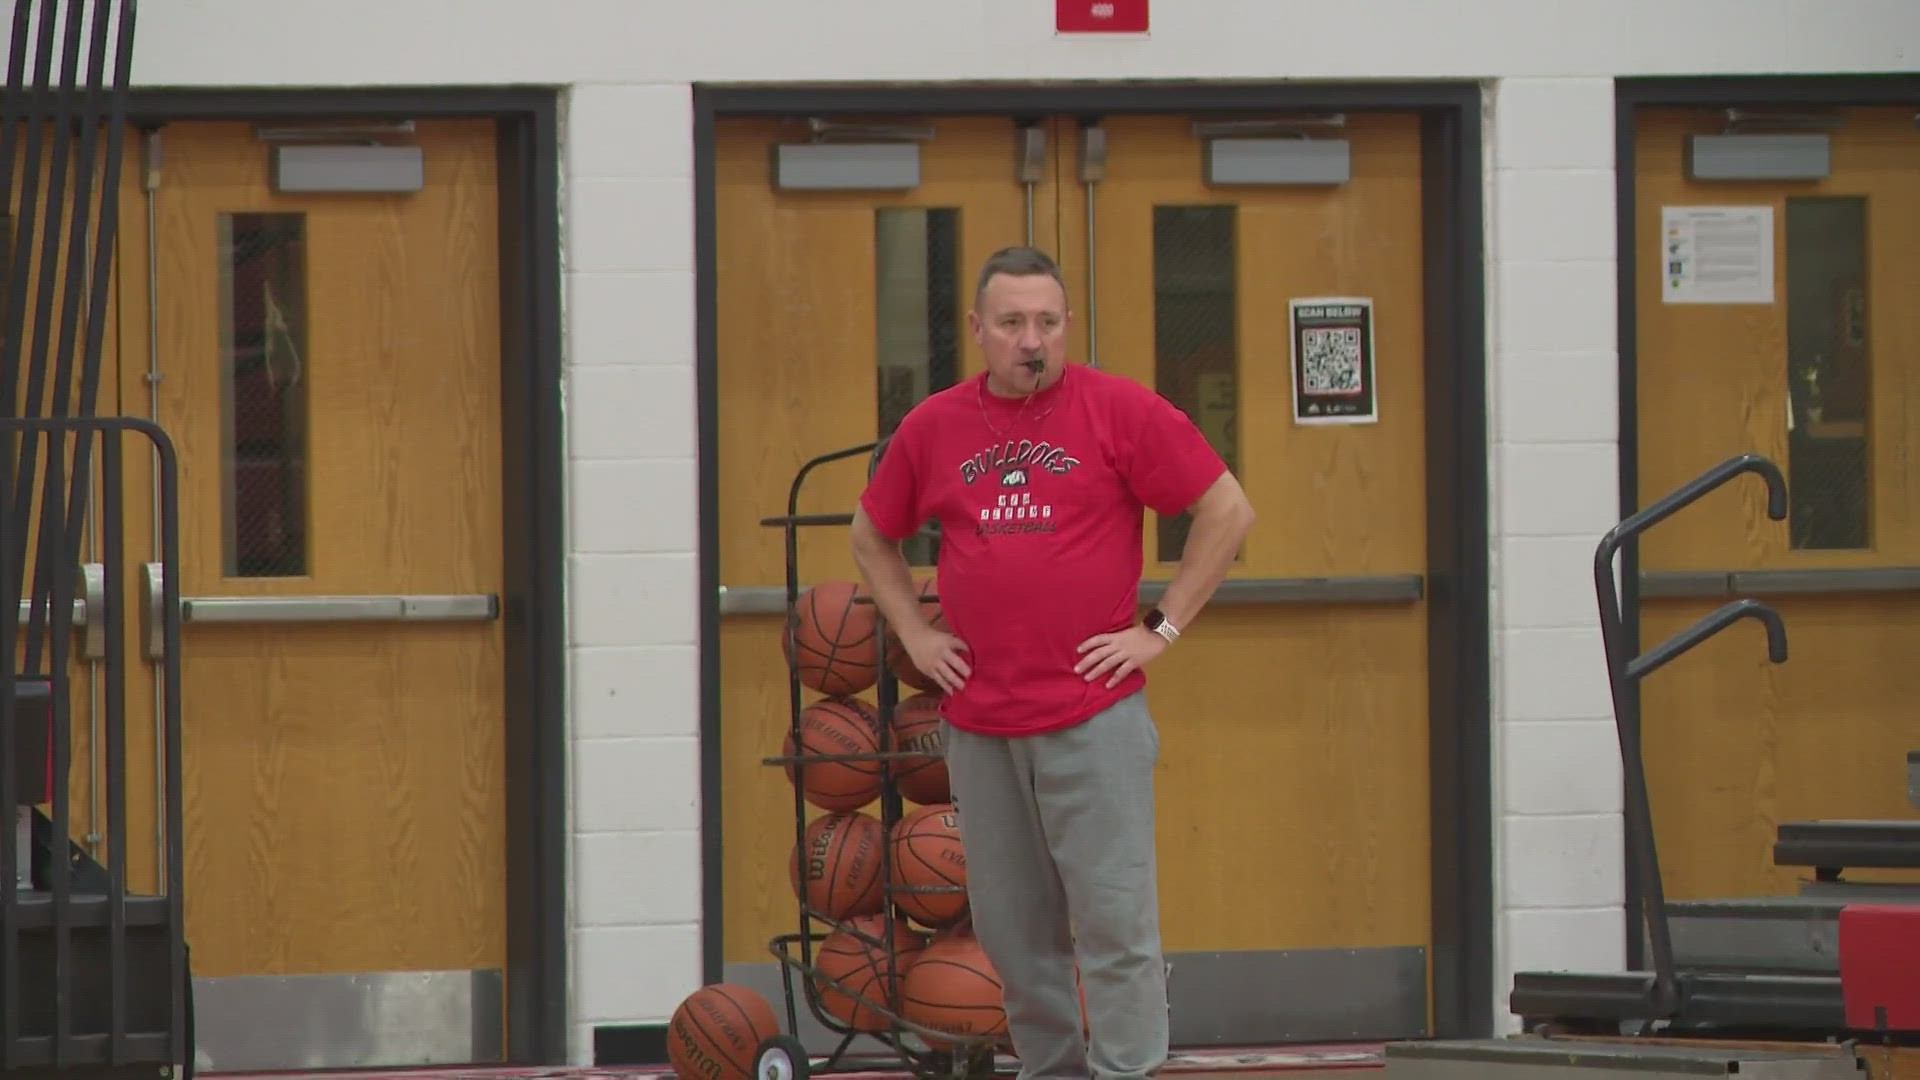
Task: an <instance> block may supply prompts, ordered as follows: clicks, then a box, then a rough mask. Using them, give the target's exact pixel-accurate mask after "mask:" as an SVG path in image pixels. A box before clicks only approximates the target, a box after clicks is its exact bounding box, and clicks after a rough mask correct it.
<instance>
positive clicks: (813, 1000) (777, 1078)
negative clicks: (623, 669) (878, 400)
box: [755, 440, 1015, 1080]
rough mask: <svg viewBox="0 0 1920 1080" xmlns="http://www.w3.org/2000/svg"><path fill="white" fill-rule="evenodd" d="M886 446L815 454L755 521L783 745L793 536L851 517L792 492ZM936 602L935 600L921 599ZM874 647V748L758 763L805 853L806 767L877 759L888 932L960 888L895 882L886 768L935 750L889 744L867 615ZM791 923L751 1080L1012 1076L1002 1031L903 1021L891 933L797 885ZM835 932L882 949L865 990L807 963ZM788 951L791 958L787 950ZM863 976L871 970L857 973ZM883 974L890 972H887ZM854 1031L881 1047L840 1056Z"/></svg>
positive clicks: (895, 806) (798, 703)
mask: <svg viewBox="0 0 1920 1080" xmlns="http://www.w3.org/2000/svg"><path fill="white" fill-rule="evenodd" d="M885 452H886V441H885V440H880V441H877V442H871V443H864V444H862V445H859V446H854V447H849V448H847V449H844V450H837V451H834V452H832V453H829V454H823V455H821V456H819V457H816V458H814V459H812V460H810V461H808V462H806V463H805V464H804V465H802V466H801V467H800V470H799V471H798V472H797V473H796V474H795V476H794V478H793V483H792V485H791V486H790V487H789V489H788V493H787V512H786V513H785V514H784V515H782V516H779V517H771V518H765V519H763V520H762V521H761V522H760V524H761V525H763V526H767V527H771V528H777V529H781V530H782V531H783V532H784V534H785V541H786V620H785V622H784V624H783V626H782V628H781V632H782V634H785V635H787V636H788V641H787V642H786V644H787V645H788V646H789V648H788V651H787V656H788V663H787V694H788V706H789V713H790V715H789V730H790V731H791V733H792V739H793V742H792V747H793V748H794V749H795V750H797V751H804V750H805V746H804V744H803V743H802V742H801V737H800V736H801V719H802V714H803V712H804V706H803V703H802V695H801V688H802V683H801V680H800V670H799V664H798V660H799V650H798V648H797V647H794V643H793V641H792V640H791V635H792V634H793V629H794V626H795V625H796V622H797V620H798V606H799V601H800V595H801V592H802V589H801V587H800V571H799V532H800V530H801V529H804V528H817V527H830V526H840V527H844V526H847V525H850V524H851V523H852V521H853V515H852V514H851V513H840V514H802V513H800V512H799V505H800V492H801V489H802V488H803V487H804V485H805V483H806V479H807V477H808V475H809V474H811V473H812V472H813V471H814V470H816V469H818V468H820V467H821V466H824V465H828V464H832V463H834V462H838V461H843V460H846V459H849V458H854V457H858V456H859V455H862V454H868V455H870V456H869V457H868V459H867V475H868V477H871V476H872V475H873V470H874V468H875V467H876V466H878V464H879V461H880V457H881V455H883V454H884V453H885ZM923 599H926V600H935V599H937V597H932V596H927V597H923ZM855 602H856V603H865V604H872V603H873V601H872V599H871V598H869V597H864V596H863V597H860V598H859V599H858V600H856V601H855ZM875 615H876V618H875V630H874V640H875V647H876V649H877V651H878V659H879V674H878V685H877V694H876V696H877V698H878V702H877V706H878V709H877V711H878V714H879V729H880V749H879V751H878V752H875V753H837V754H814V753H805V752H798V753H794V754H783V755H780V756H777V757H768V758H765V759H763V763H764V764H766V765H771V766H774V767H776V768H784V767H786V766H792V768H793V776H792V784H791V786H792V788H793V816H794V845H795V848H794V850H795V851H796V852H799V851H804V849H805V846H806V833H807V807H808V803H807V800H806V797H805V794H804V792H805V775H806V768H807V766H808V765H809V764H827V763H836V762H858V761H875V762H879V763H880V798H879V801H880V825H881V830H882V831H881V835H882V843H881V845H880V851H881V858H880V880H881V889H882V896H883V903H882V907H881V910H880V923H881V925H882V926H884V927H887V928H892V927H894V926H895V925H897V924H898V923H899V922H902V921H904V916H903V915H902V914H901V912H900V909H899V907H898V905H897V903H896V901H895V897H896V896H897V895H899V894H902V893H957V892H964V891H965V886H960V885H939V886H934V885H927V886H909V885H902V884H898V883H897V882H896V881H895V880H894V867H893V844H892V837H893V831H894V827H895V826H896V825H897V824H898V823H899V822H900V819H901V818H902V817H903V816H904V815H903V809H902V806H903V801H904V800H903V797H902V796H901V794H900V791H899V787H898V785H897V783H896V778H895V769H896V768H897V767H898V766H899V765H900V764H903V763H907V762H914V761H921V762H924V761H929V760H934V759H936V758H937V757H938V755H937V754H936V753H934V752H932V751H927V750H912V749H897V748H895V746H894V710H895V707H896V706H897V705H898V704H899V682H898V680H897V679H896V677H895V676H894V674H893V672H892V671H891V670H890V669H889V667H888V665H887V663H886V619H885V617H884V616H882V615H880V614H879V612H877V611H876V612H875ZM798 892H799V896H798V897H797V902H798V909H799V923H800V925H799V929H798V931H797V932H795V933H790V934H781V935H778V936H776V937H774V938H773V939H772V940H771V941H770V942H769V943H768V948H769V949H770V950H771V951H772V953H773V955H774V956H775V957H777V958H778V959H779V961H780V965H781V985H782V990H783V992H784V997H785V1006H786V1026H787V1030H786V1032H785V1033H783V1034H780V1035H776V1036H773V1037H772V1038H769V1039H767V1040H765V1041H764V1042H763V1043H762V1044H761V1045H760V1047H759V1054H758V1056H757V1059H756V1070H755V1072H756V1076H757V1078H758V1080H807V1078H808V1077H809V1076H810V1075H814V1074H822V1075H824V1074H830V1073H837V1072H838V1073H844V1072H855V1071H862V1070H871V1069H874V1068H876V1067H880V1066H884V1065H886V1064H888V1063H897V1064H898V1065H903V1066H904V1067H905V1068H906V1069H907V1070H908V1071H910V1072H911V1073H913V1074H914V1075H915V1076H917V1077H920V1078H922V1080H941V1078H945V1080H984V1078H986V1077H991V1076H995V1075H1012V1073H1013V1072H1014V1071H1015V1070H1005V1069H1000V1068H998V1066H997V1062H998V1057H997V1051H998V1050H999V1049H1001V1047H1003V1046H1004V1045H1005V1040H1004V1036H977V1035H956V1034H952V1033H949V1032H946V1031H941V1030H937V1029H934V1028H930V1027H926V1026H924V1025H922V1024H919V1023H916V1022H914V1021H912V1020H909V1019H908V1018H907V1017H906V1016H905V1015H904V1014H903V1010H902V1006H901V1001H900V993H899V990H900V985H901V982H902V981H903V978H904V972H903V971H902V969H901V966H900V953H899V950H898V947H897V943H896V940H895V938H894V935H893V934H892V933H891V932H887V933H886V934H885V935H884V940H882V939H881V938H880V937H875V936H874V935H872V934H869V933H867V932H866V931H864V930H862V929H861V928H859V927H857V926H855V925H854V924H853V921H852V920H849V919H840V918H835V917H833V916H832V915H830V914H828V913H825V912H821V911H818V910H816V909H815V908H814V907H813V906H812V905H810V904H809V903H808V902H807V897H806V889H805V888H804V887H802V888H801V889H800V890H798ZM836 933H844V934H846V935H848V936H850V937H852V938H854V939H855V940H858V941H860V942H861V943H862V944H863V945H864V946H866V947H867V948H870V949H875V950H883V951H884V956H885V960H884V963H885V967H884V968H883V969H881V970H880V971H879V972H878V974H879V976H880V978H877V979H875V980H874V981H873V983H872V984H871V986H870V988H869V989H868V990H867V991H860V990H856V989H854V988H853V987H851V986H849V985H847V983H846V982H844V981H842V980H839V979H835V978H833V977H831V976H829V975H827V974H826V973H824V972H822V971H821V970H820V968H819V967H818V966H817V965H816V962H815V955H814V954H815V950H816V948H817V947H818V946H819V945H820V943H821V942H823V941H825V940H826V939H827V938H828V937H829V936H831V935H833V934H836ZM796 954H797V955H796ZM859 970H860V971H861V972H862V973H863V974H864V973H865V972H867V971H870V970H871V968H867V967H864V966H863V967H862V968H861V969H859ZM796 976H797V977H798V981H799V982H800V993H801V995H803V996H804V997H805V999H806V1003H807V1008H808V1011H809V1012H810V1013H811V1015H812V1016H813V1018H814V1019H815V1020H817V1021H818V1022H819V1023H820V1024H821V1025H822V1026H823V1027H825V1028H826V1029H827V1030H829V1031H832V1032H834V1033H835V1034H837V1035H839V1036H841V1039H840V1042H839V1044H838V1045H837V1046H836V1047H835V1048H834V1050H833V1052H832V1053H831V1054H829V1055H827V1056H826V1057H825V1059H824V1060H821V1061H818V1062H815V1061H812V1060H811V1059H810V1056H809V1054H808V1053H807V1050H806V1048H805V1046H804V1045H803V1044H802V1043H801V1041H800V1039H799V1037H798V1032H799V1022H800V1014H799V1008H798V1005H797V1004H796V995H795V988H794V983H795V981H796ZM890 976H891V977H890ZM823 989H830V990H831V991H832V992H833V993H835V994H837V995H841V996H844V997H846V998H848V999H851V1001H852V1002H853V1005H852V1009H853V1010H854V1015H855V1016H856V1017H858V1016H860V1015H862V1014H863V1013H866V1014H871V1015H877V1016H879V1017H881V1018H882V1019H883V1021H884V1026H882V1027H880V1028H878V1029H870V1028H867V1027H854V1026H852V1025H851V1024H849V1023H847V1022H845V1021H843V1020H842V1019H840V1018H839V1017H838V1016H836V1015H834V1014H833V1013H832V1012H831V1011H829V1010H828V1008H827V1007H826V1005H825V1003H824V1002H823V1000H822V990H823ZM875 992H886V997H887V1000H884V1001H882V1000H876V999H875V998H874V997H873V996H872V994H873V993H875ZM861 1036H866V1037H867V1038H869V1039H872V1040H873V1041H875V1042H877V1043H879V1044H880V1045H881V1046H882V1047H884V1048H885V1050H886V1052H885V1053H884V1054H877V1055H868V1056H860V1055H854V1054H851V1053H849V1050H850V1048H851V1047H852V1045H853V1044H854V1042H855V1041H856V1040H857V1039H858V1038H860V1037H861Z"/></svg>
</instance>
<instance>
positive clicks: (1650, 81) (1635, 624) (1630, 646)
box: [1613, 74, 1920, 969]
mask: <svg viewBox="0 0 1920 1080" xmlns="http://www.w3.org/2000/svg"><path fill="white" fill-rule="evenodd" d="M1613 102H1614V106H1613V109H1614V116H1613V119H1614V124H1613V131H1614V148H1613V161H1614V165H1613V167H1614V199H1615V207H1616V209H1615V214H1614V227H1615V241H1614V242H1615V246H1616V250H1617V254H1616V258H1617V259H1618V263H1617V264H1616V266H1615V274H1616V276H1615V292H1616V300H1615V303H1616V324H1615V325H1616V331H1615V333H1616V336H1617V337H1618V339H1619V340H1618V342H1617V352H1618V355H1619V365H1620V368H1619V379H1618V396H1619V399H1620V403H1619V432H1618V434H1617V436H1616V443H1617V446H1616V449H1617V451H1618V454H1619V459H1620V466H1619V485H1620V505H1619V516H1620V517H1621V518H1623V519H1624V518H1626V517H1629V516H1631V515H1632V514H1634V513H1636V512H1638V511H1639V510H1640V509H1641V506H1642V502H1643V500H1642V493H1641V491H1640V399H1639V382H1640V375H1639V371H1640V369H1639V345H1640V330H1639V321H1640V316H1639V305H1638V297H1639V293H1638V292H1637V289H1636V285H1635V279H1636V270H1637V269H1638V267H1639V265H1640V255H1639V251H1638V249H1637V247H1636V245H1635V231H1636V230H1635V218H1636V215H1637V213H1638V205H1637V203H1636V200H1635V195H1636V190H1637V189H1636V185H1637V182H1638V179H1639V176H1638V172H1637V169H1636V164H1637V162H1636V157H1635V153H1634V149H1635V147H1636V146H1637V145H1638V142H1639V135H1640V132H1639V126H1638V125H1639V119H1640V110H1642V109H1669V108H1708V109H1722V108H1727V109H1731V108H1767V107H1780V106H1786V107H1789V108H1810V107H1825V108H1841V107H1851V106H1872V105H1900V106H1912V107H1914V108H1915V109H1920V75H1904V74H1901V75H1884V76H1883V75H1836V76H1823V75H1808V76H1779V77H1764V76H1762V77H1752V78H1749V77H1744V76H1726V77H1722V76H1700V77H1687V78H1664V77H1662V78H1636V79H1618V80H1615V82H1614V92H1613ZM1915 137H1916V138H1920V134H1916V136H1915ZM1665 494H1666V492H1664V491H1656V492H1647V493H1646V495H1647V496H1650V497H1654V498H1658V497H1660V496H1662V495H1665ZM1619 575H1620V581H1621V589H1620V623H1621V636H1622V642H1621V645H1622V648H1623V649H1624V650H1625V655H1628V656H1635V655H1638V654H1639V652H1640V647H1641V640H1640V598H1641V588H1642V584H1643V580H1644V579H1643V577H1642V574H1641V570H1640V545H1639V543H1638V541H1632V542H1629V543H1627V544H1626V545H1624V546H1623V547H1622V548H1621V549H1620V567H1619ZM1619 707H1620V709H1621V710H1623V711H1627V712H1630V713H1632V715H1633V716H1634V717H1635V718H1636V721H1637V718H1638V717H1639V714H1640V693H1639V689H1638V686H1637V685H1635V686H1629V687H1627V688H1626V689H1625V692H1624V693H1623V695H1622V697H1621V701H1620V706H1619ZM1615 722H1616V723H1617V722H1618V718H1617V717H1616V718H1615ZM1633 855H1634V853H1633V852H1632V851H1631V850H1627V849H1626V845H1625V844H1623V845H1622V851H1621V866H1622V869H1623V873H1624V875H1625V877H1624V881H1625V893H1624V897H1625V902H1626V907H1625V911H1626V918H1625V919H1624V920H1622V921H1623V923H1624V933H1625V945H1626V954H1625V955H1626V957H1627V966H1628V967H1629V968H1630V969H1632V968H1636V967H1640V966H1643V965H1642V961H1641V960H1640V955H1641V951H1642V950H1643V949H1644V948H1645V938H1646V928H1645V925H1644V923H1643V921H1642V920H1641V919H1639V918H1637V917H1636V916H1635V912H1637V911H1639V910H1640V907H1641V905H1642V904H1643V903H1644V902H1645V897H1644V896H1643V895H1642V893H1641V890H1640V888H1639V887H1638V885H1637V883H1636V882H1635V880H1634V877H1635V875H1636V874H1637V872H1638V871H1637V870H1636V869H1635V868H1634V864H1633Z"/></svg>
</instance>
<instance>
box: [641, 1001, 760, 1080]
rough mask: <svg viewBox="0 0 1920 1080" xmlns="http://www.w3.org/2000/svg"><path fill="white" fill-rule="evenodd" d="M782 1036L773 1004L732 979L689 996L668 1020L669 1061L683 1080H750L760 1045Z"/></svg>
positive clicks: (753, 1072)
mask: <svg viewBox="0 0 1920 1080" xmlns="http://www.w3.org/2000/svg"><path fill="white" fill-rule="evenodd" d="M778 1034H780V1022H779V1021H778V1020H777V1019H775V1017H774V1014H773V1006H772V1005H769V1004H768V1003H767V999H766V998H764V997H761V996H760V995H759V994H758V993H757V992H755V991H753V990H750V989H748V988H746V987H744V986H740V985H737V984H734V983H713V984H711V985H708V986H703V987H701V988H700V989H698V990H695V991H694V992H693V993H691V994H688V995H687V998H686V1000H684V1001H682V1002H681V1003H680V1007H679V1008H677V1009H675V1010H673V1019H672V1020H670V1021H668V1023H667V1059H668V1061H670V1062H671V1063H672V1064H673V1071H674V1072H675V1073H676V1074H678V1075H679V1076H681V1077H683V1078H685V1080H753V1077H754V1075H755V1068H754V1066H755V1061H754V1059H755V1058H756V1057H757V1056H758V1055H759V1053H760V1044H761V1043H762V1042H764V1041H766V1040H767V1039H770V1038H772V1037H773V1036H775V1035H778Z"/></svg>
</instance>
